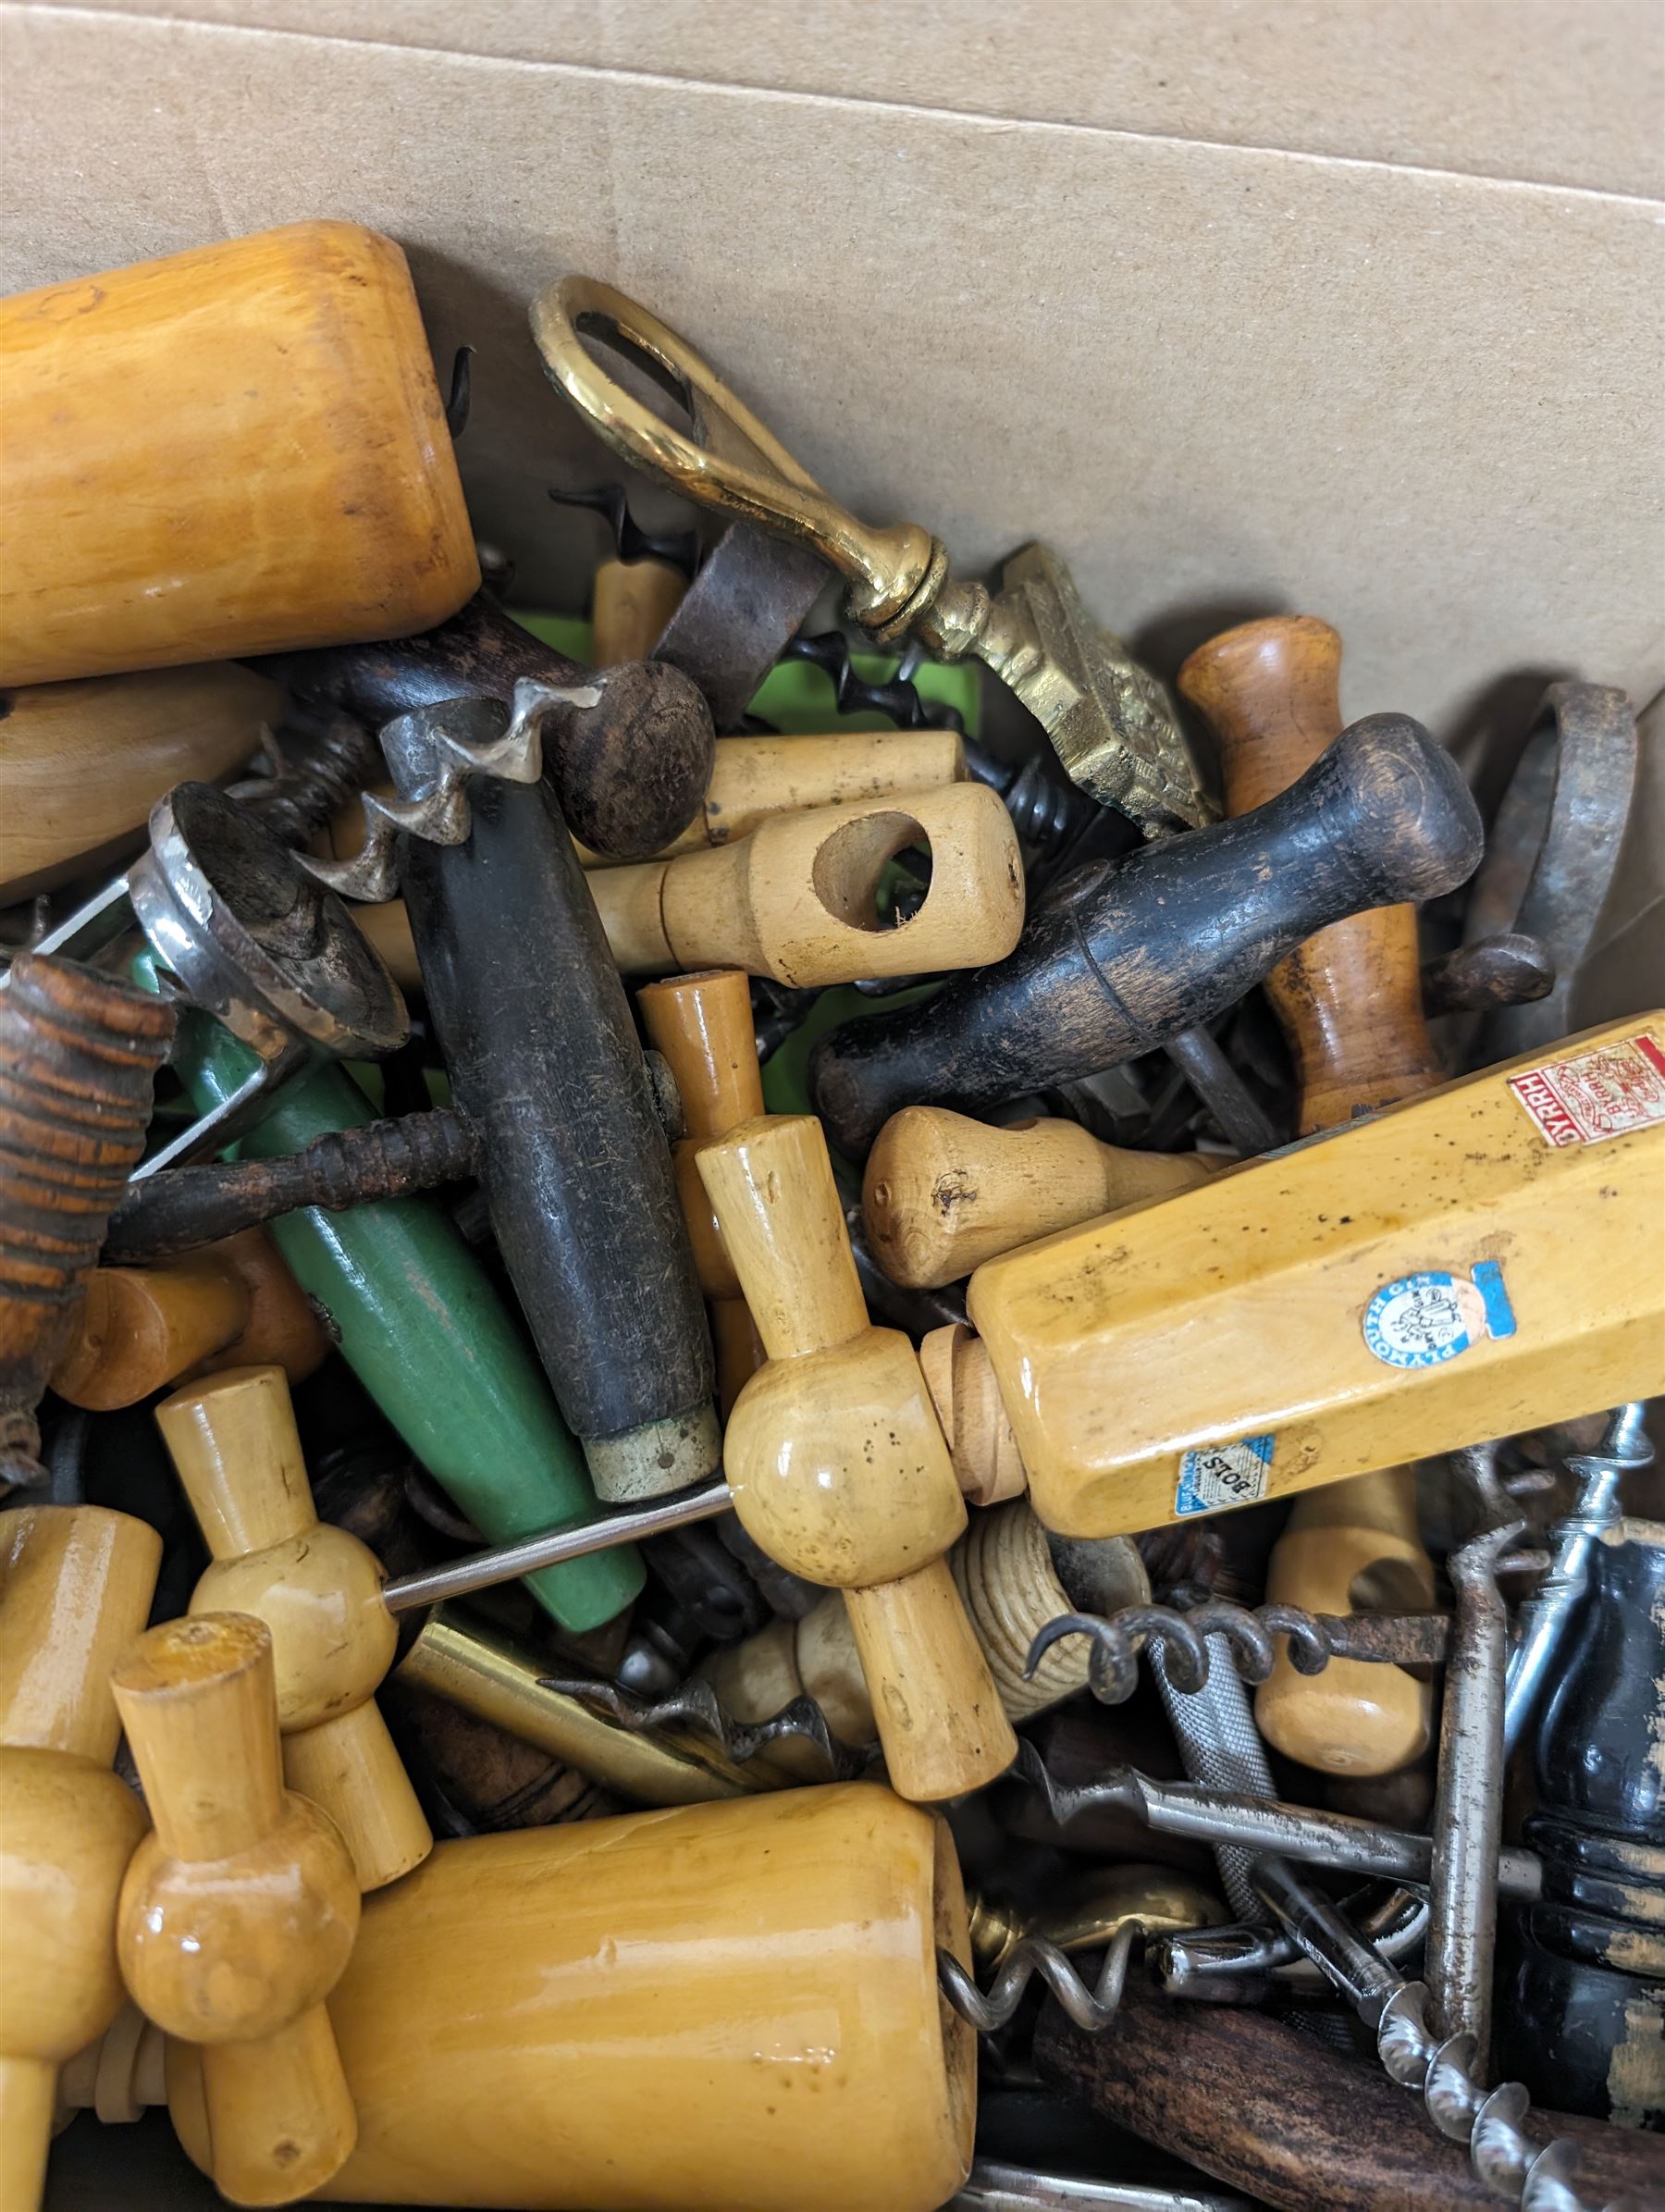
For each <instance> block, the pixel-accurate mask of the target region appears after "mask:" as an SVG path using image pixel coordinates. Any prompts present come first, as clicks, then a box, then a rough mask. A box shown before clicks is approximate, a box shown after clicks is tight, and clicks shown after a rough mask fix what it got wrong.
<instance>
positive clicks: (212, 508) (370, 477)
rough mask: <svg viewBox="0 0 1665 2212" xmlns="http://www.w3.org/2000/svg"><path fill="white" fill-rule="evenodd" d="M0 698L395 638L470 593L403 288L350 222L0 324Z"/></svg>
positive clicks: (288, 231)
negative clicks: (79, 679)
mask: <svg viewBox="0 0 1665 2212" xmlns="http://www.w3.org/2000/svg"><path fill="white" fill-rule="evenodd" d="M0 415H3V416H4V418H5V421H6V444H7V453H8V466H7V468H6V478H5V485H4V490H3V492H0V682H5V683H8V684H38V683H56V682H57V681H59V680H60V679H62V678H64V677H67V676H93V675H104V674H110V673H119V672H125V671H127V670H129V669H142V668H166V667H170V666H174V665H176V664H178V663H179V662H181V661H202V660H203V659H205V658H207V657H208V656H209V655H221V656H224V657H225V658H227V659H233V658H241V657H242V656H244V655H245V654H250V653H260V652H276V651H282V650H287V649H292V648H294V647H298V646H316V645H327V644H333V643H336V642H339V641H342V640H347V639H354V638H381V637H397V636H404V635H406V634H407V633H409V632H411V631H414V630H425V629H427V628H429V627H430V626H431V625H432V624H435V623H437V622H438V621H440V620H441V619H442V617H444V616H445V615H448V614H450V613H451V612H454V610H455V609H456V608H458V607H459V606H461V605H462V601H463V600H464V599H467V598H468V596H469V594H470V593H471V592H472V591H473V590H475V587H477V586H478V583H479V580H480V572H479V563H478V562H477V561H476V560H475V550H474V538H473V535H472V533H471V531H470V528H469V523H468V512H467V509H466V508H465V506H464V505H463V501H462V483H461V480H460V479H459V477H458V475H457V463H456V460H455V457H454V456H453V454H452V451H451V442H450V432H449V430H448V429H447V427H446V423H445V411H444V407H443V404H442V402H441V401H440V397H439V389H438V384H437V382H436V381H435V377H434V365H433V362H432V360H431V358H430V356H429V353H428V349H427V340H426V339H425V336H424V334H423V328H422V317H421V315H420V313H419V311H418V309H417V305H416V295H415V292H414V290H413V288H412V284H411V276H410V271H409V269H408V268H407V267H406V266H405V259H404V255H403V254H402V253H401V252H400V250H399V248H398V247H397V246H396V245H394V244H393V243H392V242H391V241H389V240H388V239H385V238H381V237H378V236H377V235H376V232H375V231H372V230H365V229H360V228H359V227H358V226H357V225H356V224H352V223H339V222H312V223H291V224H289V225H287V226H286V227H285V228H283V229H278V230H265V231H261V232H259V233H258V234H256V235H255V236H253V237H252V238H240V239H228V240H226V241H222V242H220V243H218V244H215V245H210V246H200V247H197V248H196V249H194V250H193V251H191V252H190V253H175V254H172V255H170V256H169V257H168V258H167V259H166V260H163V261H151V262H143V263H141V264H139V265H138V266H134V267H131V268H125V269H112V270H109V271H107V272H106V273H105V274H104V275H102V276H99V277H94V278H86V279H85V280H84V281H82V282H80V283H77V284H60V285H53V286H50V287H48V288H47V289H46V290H42V291H32V292H21V293H19V294H18V295H17V297H15V298H13V299H10V300H6V301H5V302H3V303H0ZM71 485H72V486H73V495H72V496H71V495H70V493H69V492H68V489H67V487H69V486H71Z"/></svg>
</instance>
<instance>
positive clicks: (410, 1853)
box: [156, 1366, 434, 1889]
mask: <svg viewBox="0 0 1665 2212" xmlns="http://www.w3.org/2000/svg"><path fill="white" fill-rule="evenodd" d="M156 1421H157V1425H158V1427H160V1428H161V1430H162V1435H163V1439H164V1440H165V1442H166V1445H167V1448H168V1451H169V1452H170V1453H171V1454H172V1456H173V1462H174V1465H175V1467H176V1468H177V1469H178V1470H179V1479H180V1481H181V1483H182V1484H183V1486H184V1489H185V1493H186V1495H187V1497H188V1498H189V1499H190V1501H191V1508H192V1510H193V1511H194V1513H195V1514H196V1516H197V1519H198V1521H199V1523H200V1524H201V1526H202V1529H203V1535H204V1536H205V1537H206V1538H207V1539H208V1548H209V1551H211V1552H212V1553H213V1555H214V1559H213V1563H212V1564H211V1565H210V1566H209V1568H208V1570H207V1572H206V1573H205V1574H204V1575H203V1578H202V1580H201V1581H200V1582H199V1583H198V1585H197V1587H196V1589H195V1591H194V1592H193V1594H192V1597H191V1612H192V1613H193V1614H216V1613H219V1612H222V1611H226V1610H230V1609H235V1610H236V1611H238V1612H240V1613H250V1614H253V1615H254V1616H256V1617H257V1618H258V1619H260V1620H261V1621H263V1622H265V1624H266V1625H267V1626H268V1627H269V1628H270V1630H271V1634H272V1637H273V1640H274V1646H275V1650H276V1653H277V1689H278V1700H279V1713H280V1717H281V1720H282V1724H283V1732H284V1770H285V1773H286V1775H287V1778H288V1781H289V1784H290V1787H291V1788H293V1789H298V1790H300V1791H302V1793H303V1794H304V1795H305V1796H306V1797H308V1798H312V1799H314V1801H315V1802H316V1803H317V1804H319V1805H321V1806H323V1808H324V1810H326V1811H327V1813H329V1815H330V1816H331V1818H332V1819H333V1820H334V1821H335V1822H336V1823H338V1825H339V1829H340V1832H341V1834H342V1835H343V1836H344V1837H345V1839H346V1841H347V1845H348V1847H349V1849H350V1850H351V1854H352V1860H353V1865H354V1867H355V1868H356V1870H357V1872H358V1876H359V1880H360V1883H361V1885H362V1886H363V1887H364V1888H365V1889H376V1888H379V1887H380V1886H381V1885H382V1884H384V1883H387V1882H391V1881H394V1880H396V1879H397V1878H398V1876H399V1875H401V1874H404V1873H408V1872H410V1870H411V1869H412V1868H413V1866H417V1865H420V1863H421V1861H422V1860H424V1859H425V1857H426V1856H427V1854H428V1852H429V1851H430V1850H431V1849H432V1848H433V1841H434V1839H433V1835H432V1834H431V1833H430V1831H429V1828H428V1824H427V1822H426V1819H425V1817H424V1814H423V1811H422V1808H421V1807H420V1805H419V1804H418V1803H417V1801H416V1795H415V1792H414V1791H413V1789H412V1787H411V1784H410V1780H409V1778H408V1777H407V1775H406V1773H405V1771H404V1768H403V1765H402V1763H401V1761H400V1758H399V1755H398V1753H397V1752H396V1750H395V1749H394V1748H393V1743H392V1739H391V1738H390V1737H389V1736H388V1730H387V1724H386V1723H385V1722H384V1721H383V1719H382V1717H381V1714H380V1712H379V1711H378V1710H377V1708H376V1701H375V1694H374V1693H375V1691H376V1687H377V1686H378V1685H379V1684H380V1682H381V1680H382V1677H383V1675H384V1674H386V1673H387V1671H388V1667H389V1666H390V1665H391V1664H392V1661H393V1651H394V1644H395V1632H394V1627H393V1620H392V1616H391V1615H390V1614H389V1613H388V1610H387V1608H386V1606H385V1605H384V1604H383V1603H382V1598H381V1588H382V1571H381V1567H380V1565H379V1563H378V1562H377V1561H376V1557H375V1554H374V1553H373V1552H372V1551H370V1550H369V1548H368V1547H367V1546H366V1545H364V1544H363V1543H361V1542H360V1541H359V1539H358V1538H357V1537H355V1536H352V1535H351V1534H350V1533H349V1532H348V1531H347V1530H346V1529H344V1528H337V1527H333V1526H324V1525H322V1524H321V1523H320V1522H319V1520H318V1517H317V1514H316V1513H315V1512H314V1508H313V1501H312V1489H311V1486H310V1484H309V1483H308V1481H307V1478H306V1466H305V1463H304V1461H303V1460H302V1455H301V1440H300V1437H299V1436H298V1434H297V1433H296V1429H295V1416H294V1412H293V1409H292V1408H291V1406H290V1396H289V1387H288V1384H287V1382H286V1380H285V1378H284V1374H283V1370H282V1368H281V1367H274V1366H266V1367H238V1368H232V1369H230V1370H228V1372H227V1373H225V1374H223V1375H220V1376H216V1377H215V1378H212V1379H210V1380H209V1381H206V1382H203V1383H198V1384H196V1385H194V1386H192V1387H191V1388H189V1389H186V1390H176V1391H175V1392H174V1393H173V1395H172V1396H171V1397H169V1398H166V1399H164V1400H163V1402H162V1403H161V1404H160V1405H159V1406H158V1407H157V1408H156Z"/></svg>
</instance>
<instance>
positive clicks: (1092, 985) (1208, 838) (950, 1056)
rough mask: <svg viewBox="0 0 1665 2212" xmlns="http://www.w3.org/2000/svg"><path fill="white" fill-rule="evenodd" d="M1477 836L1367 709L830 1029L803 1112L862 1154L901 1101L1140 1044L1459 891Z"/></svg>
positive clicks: (988, 1090)
mask: <svg viewBox="0 0 1665 2212" xmlns="http://www.w3.org/2000/svg"><path fill="white" fill-rule="evenodd" d="M1481 846H1482V833H1481V827H1480V817H1479V814H1478V812H1477V811H1476V809H1475V807H1474V799H1473V797H1471V796H1470V794H1469V790H1468V786H1467V785H1466V784H1465V783H1464V782H1463V780H1462V772H1461V771H1460V770H1459V769H1458V767H1457V764H1456V762H1455V761H1454V760H1452V759H1451V757H1450V755H1449V753H1448V752H1446V751H1445V750H1444V748H1442V747H1440V746H1437V745H1436V744H1435V742H1434V740H1433V739H1432V738H1431V737H1430V736H1429V735H1428V734H1427V732H1426V731H1425V730H1424V729H1423V728H1421V727H1420V725H1419V724H1417V723H1413V722H1412V721H1410V720H1408V719H1407V718H1406V717H1405V716H1404V715H1399V714H1375V715H1371V716H1368V717H1367V718H1366V719H1365V720H1364V721H1363V722H1359V723H1354V724H1353V726H1352V727H1351V729H1350V730H1346V731H1343V733H1342V734H1341V735H1340V736H1339V737H1338V739H1337V740H1336V742H1335V744H1334V745H1332V746H1331V747H1330V748H1328V750H1327V751H1326V752H1325V753H1324V754H1322V755H1321V756H1320V758H1319V759H1318V760H1315V761H1314V764H1313V766H1312V767H1311V768H1309V769H1308V770H1307V772H1306V773H1305V774H1304V775H1303V776H1301V779H1300V780H1299V782H1297V783H1295V784H1293V785H1290V787H1289V789H1288V790H1287V791H1284V792H1281V793H1279V794H1278V796H1277V797H1276V798H1273V799H1269V800H1268V801H1267V803H1266V804H1265V805H1264V806H1263V807H1259V808H1257V809H1255V811H1254V812H1253V813H1252V814H1247V815H1243V816H1241V817H1240V819H1238V820H1237V821H1234V822H1216V823H1215V825H1214V826H1213V827H1212V828H1211V829H1206V830H1196V831H1192V832H1191V833H1190V834H1188V835H1185V836H1177V837H1169V838H1165V839H1163V840H1162V841H1161V842H1159V843H1157V844H1154V845H1148V846H1144V847H1143V848H1142V849H1141V851H1139V852H1136V853H1133V854H1131V855H1129V857H1128V858H1127V859H1122V860H1119V861H1112V862H1107V863H1105V864H1104V865H1102V866H1100V867H1097V868H1092V869H1086V870H1083V871H1080V872H1079V873H1078V874H1076V875H1073V876H1070V877H1068V878H1067V879H1066V880H1065V881H1064V882H1063V883H1062V884H1059V885H1058V886H1057V888H1056V889H1055V892H1054V893H1053V894H1052V895H1051V896H1048V897H1047V898H1046V899H1044V900H1042V903H1041V905H1040V906H1039V907H1038V908H1036V909H1035V911H1034V912H1033V913H1032V914H1031V915H1030V920H1029V922H1028V923H1027V924H1026V926H1025V929H1024V932H1023V935H1022V938H1021V939H1020V940H1019V943H1018V949H1017V950H1016V952H1014V953H1013V954H1012V955H1011V957H1010V958H1009V959H1005V960H1003V961H1001V962H1000V963H999V964H998V965H997V966H994V967H992V968H985V969H982V970H979V971H978V972H977V973H976V974H974V975H968V976H967V977H965V978H963V979H961V980H959V981H956V982H953V983H950V984H949V985H948V986H947V988H946V989H945V990H944V991H942V992H940V993H939V994H938V995H937V996H936V997H934V998H932V999H931V1000H930V1001H929V1002H927V1003H926V1004H924V1005H922V1006H919V1007H908V1008H906V1009H904V1010H902V1011H901V1012H899V1013H896V1014H891V1015H879V1016H875V1017H873V1018H872V1019H868V1020H857V1021H855V1022H852V1023H849V1024H848V1025H847V1026H846V1027H845V1028H844V1029H841V1030H836V1031H834V1032H833V1034H832V1035H831V1036H830V1037H828V1038H826V1039H824V1040H823V1042H822V1043H821V1044H820V1046H819V1047H818V1048H817V1051H816V1054H815V1057H814V1058H813V1060H812V1062H811V1067H810V1084H811V1094H812V1096H813V1098H814V1102H815V1106H816V1110H817V1112H818V1113H820V1115H821V1117H822V1118H823V1119H824V1120H825V1121H826V1123H827V1126H828V1131H829V1133H830V1135H831V1137H832V1139H833V1143H835V1144H836V1145H837V1146H838V1147H839V1148H840V1149H841V1150H842V1151H844V1152H845V1153H847V1154H849V1155H852V1156H854V1157H859V1156H860V1155H861V1154H862V1153H864V1152H865V1151H866V1149H867V1146H868V1145H869V1144H870V1143H871V1142H872V1139H873V1137H874V1136H875V1135H876V1134H877V1133H878V1131H879V1128H880V1126H881V1125H882V1122H883V1121H884V1120H885V1119H886V1118H888V1117H889V1116H890V1115H891V1114H893V1113H895V1112H896V1111H897V1110H898V1109H899V1108H900V1107H902V1106H913V1105H919V1104H922V1103H930V1104H932V1105H938V1106H968V1107H973V1108H975V1107H978V1106H991V1105H993V1104H995V1103H997V1102H998V1101H999V1100H1002V1099H1005V1098H1014V1097H1017V1096H1018V1095H1020V1094H1023V1093H1025V1092H1029V1091H1036V1090H1044V1089H1046V1088H1048V1087H1050V1086H1051V1085H1053V1084H1055V1083H1059V1082H1066V1081H1074V1080H1075V1079H1077V1078H1079V1077H1080V1076H1083V1075H1088V1074H1091V1073H1092V1072H1093V1071H1095V1070H1097V1069H1104V1068H1110V1067H1114V1066H1116V1064H1117V1063H1118V1062H1120V1061H1122V1060H1126V1059H1130V1058H1132V1057H1134V1056H1135V1055H1136V1054H1139V1053H1144V1052H1151V1051H1153V1050H1154V1049H1155V1048H1156V1047H1157V1046H1158V1045H1160V1044H1163V1043H1165V1042H1166V1039H1167V1038H1169V1037H1171V1036H1173V1035H1175V1034H1176V1033H1177V1032H1178V1031H1180V1030H1183V1029H1188V1028H1190V1026H1191V1024H1192V1023H1194V1022H1199V1021H1206V1020H1208V1019H1210V1018H1211V1017H1212V1016H1214V1015H1215V1014H1218V1013H1220V1012H1222V1011H1223V1010H1224V1009H1225V1008H1226V1007H1228V1006H1230V1005H1232V1004H1233V1003H1234V1002H1235V1001H1236V1000H1237V999H1239V998H1240V997H1241V996H1242V995H1243V994H1244V992H1245V991H1247V990H1249V989H1251V988H1252V985H1253V984H1255V983H1257V982H1260V981H1261V980H1262V979H1263V978H1264V976H1265V975H1266V973H1267V972H1268V970H1271V969H1272V968H1273V967H1275V966H1276V965H1277V962H1278V961H1279V960H1281V959H1284V958H1287V957H1288V955H1289V953H1290V952H1292V951H1293V950H1294V949H1295V947H1296V946H1297V945H1300V944H1301V942H1302V940H1303V939H1305V938H1308V937H1310V936H1312V935H1313V934H1314V932H1315V931H1317V930H1320V929H1324V928H1326V927H1327V926H1328V925H1329V924H1330V923H1331V922H1335V921H1341V920H1343V919H1344V918H1346V917H1347V916H1349V915H1352V914H1358V913H1363V912H1364V911H1366V910H1367V909H1369V908H1373V907H1381V906H1388V905H1391V904H1394V903H1396V902H1398V901H1400V900H1403V899H1408V898H1431V897H1433V896H1436V895H1437V894H1438V893H1440V892H1443V891H1449V890H1452V889H1454V888H1455V887H1456V885H1457V884H1461V883H1462V882H1463V881H1464V879H1465V878H1466V877H1467V876H1469V875H1470V874H1471V873H1472V872H1473V871H1474V867H1475V866H1476V864H1477V862H1478V860H1479V858H1480V851H1481Z"/></svg>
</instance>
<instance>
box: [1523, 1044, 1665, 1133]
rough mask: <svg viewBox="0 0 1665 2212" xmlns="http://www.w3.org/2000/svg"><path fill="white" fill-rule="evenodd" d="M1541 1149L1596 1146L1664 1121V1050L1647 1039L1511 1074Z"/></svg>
mask: <svg viewBox="0 0 1665 2212" xmlns="http://www.w3.org/2000/svg"><path fill="white" fill-rule="evenodd" d="M1509 1087H1510V1089H1511V1091H1512V1092H1513V1093H1514V1094H1515V1096H1516V1097H1517V1098H1518V1099H1519V1100H1520V1102H1521V1104H1522V1105H1523V1106H1524V1107H1525V1109H1526V1111H1527V1112H1528V1113H1529V1114H1530V1115H1531V1116H1532V1118H1533V1119H1534V1121H1536V1123H1537V1126H1538V1130H1539V1131H1540V1133H1541V1134H1542V1136H1543V1139H1544V1142H1545V1143H1547V1144H1600V1143H1604V1142H1605V1141H1606V1139H1607V1138H1609V1137H1622V1136H1625V1135H1627V1134H1628V1133H1629V1131H1632V1130H1635V1129H1647V1128H1649V1127H1651V1125H1652V1124H1653V1123H1654V1122H1656V1121H1665V1051H1661V1050H1660V1048H1659V1044H1657V1043H1656V1042H1655V1040H1654V1039H1653V1038H1652V1037H1650V1036H1647V1035H1641V1036H1635V1037H1626V1038H1625V1039H1624V1040H1623V1042H1622V1044H1602V1045H1598V1046H1597V1049H1596V1050H1595V1051H1594V1052H1581V1053H1576V1054H1574V1056H1573V1058H1572V1059H1570V1060H1551V1061H1550V1062H1549V1063H1548V1066H1547V1067H1543V1068H1533V1069H1529V1070H1528V1071H1527V1073H1526V1074H1524V1075H1511V1077H1510V1079H1509Z"/></svg>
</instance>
